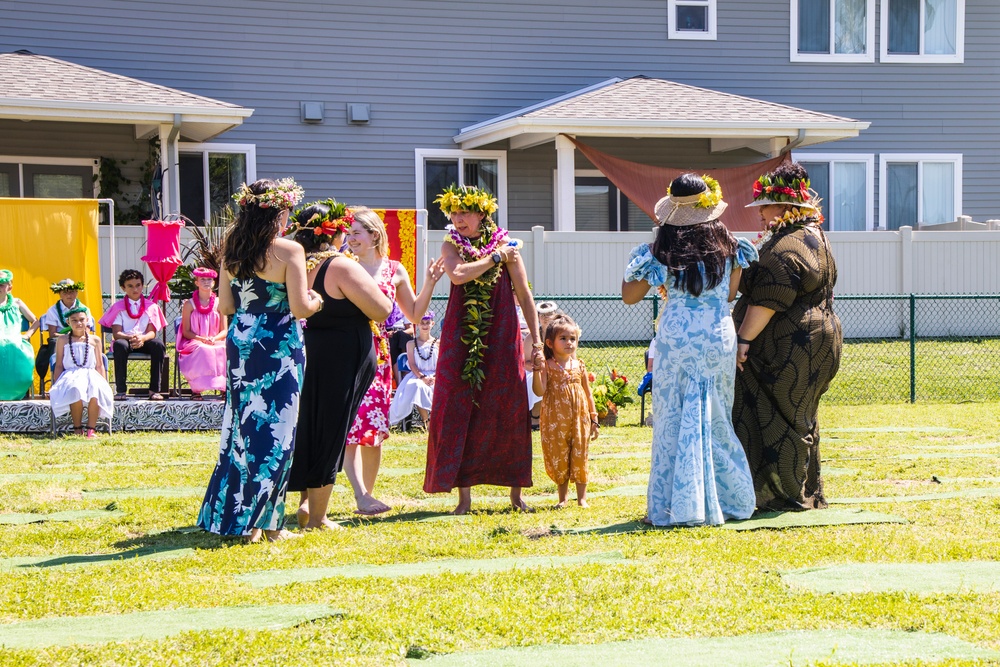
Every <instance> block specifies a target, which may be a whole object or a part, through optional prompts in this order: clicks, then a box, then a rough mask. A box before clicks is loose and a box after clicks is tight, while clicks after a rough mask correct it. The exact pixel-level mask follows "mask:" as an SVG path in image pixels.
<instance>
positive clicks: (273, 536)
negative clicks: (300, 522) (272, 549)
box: [264, 528, 302, 542]
mask: <svg viewBox="0 0 1000 667" xmlns="http://www.w3.org/2000/svg"><path fill="white" fill-rule="evenodd" d="M264 534H265V535H267V541H268V542H283V541H285V540H297V539H300V538H301V537H302V536H301V535H298V534H296V533H292V532H289V531H287V530H285V529H284V528H282V529H281V530H265V531H264Z"/></svg>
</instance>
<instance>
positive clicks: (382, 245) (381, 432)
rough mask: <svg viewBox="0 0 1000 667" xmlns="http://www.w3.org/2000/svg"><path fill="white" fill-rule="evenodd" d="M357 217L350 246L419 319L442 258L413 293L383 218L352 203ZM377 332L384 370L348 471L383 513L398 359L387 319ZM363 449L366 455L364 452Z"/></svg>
mask: <svg viewBox="0 0 1000 667" xmlns="http://www.w3.org/2000/svg"><path fill="white" fill-rule="evenodd" d="M351 210H352V212H353V213H354V222H353V224H352V225H351V229H350V231H349V232H348V235H347V247H348V248H349V249H350V251H351V253H353V254H354V255H355V256H356V257H357V258H358V261H359V262H360V263H361V266H363V267H364V268H365V269H366V270H367V271H368V273H369V274H370V275H371V276H372V278H374V279H375V282H376V283H378V286H379V289H381V290H382V293H383V294H385V295H386V296H387V297H389V299H391V300H392V301H394V302H396V303H397V304H398V305H399V310H400V311H402V313H403V315H404V316H405V317H406V319H408V320H410V321H411V322H419V321H420V318H421V317H423V315H424V313H425V312H427V306H428V305H429V304H430V301H431V292H433V291H434V285H435V284H436V283H437V281H438V279H440V278H441V276H442V275H444V265H443V263H442V261H441V260H440V259H438V260H436V261H434V262H431V263H430V265H429V266H428V267H427V278H426V280H425V281H424V285H423V288H422V289H421V290H420V294H419V295H415V294H414V293H413V288H412V287H411V286H410V276H409V275H408V274H407V272H406V269H405V268H404V267H403V265H402V264H400V263H399V262H397V261H394V260H391V259H389V237H388V235H387V234H386V231H385V225H384V224H383V223H382V219H381V218H379V217H378V214H377V213H375V211H373V210H371V209H369V208H352V209H351ZM377 328H378V331H377V332H374V333H373V335H374V337H375V350H376V354H377V356H378V370H376V371H375V381H374V382H373V383H372V386H371V388H370V389H369V390H368V393H367V394H365V397H364V398H363V399H362V401H361V408H360V409H359V410H358V416H357V418H356V419H355V420H354V425H353V426H352V427H351V430H350V432H349V433H348V434H347V450H346V451H345V454H344V472H345V473H347V479H348V480H350V482H351V486H352V487H354V498H355V500H356V502H357V505H358V509H357V513H358V514H364V515H372V514H381V513H382V512H387V511H389V509H391V508H390V507H389V506H388V505H386V504H385V503H383V502H382V501H380V500H377V499H376V498H375V497H374V496H373V495H372V489H373V487H374V486H375V478H376V477H377V476H378V469H379V465H381V462H382V447H381V445H382V442H384V441H385V439H386V438H388V437H389V403H390V394H391V392H392V362H391V360H390V359H389V336H388V333H387V332H386V330H385V324H384V323H382V324H379V325H378V326H377ZM359 453H360V455H359Z"/></svg>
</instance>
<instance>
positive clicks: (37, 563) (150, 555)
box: [0, 546, 194, 571]
mask: <svg viewBox="0 0 1000 667" xmlns="http://www.w3.org/2000/svg"><path fill="white" fill-rule="evenodd" d="M193 553H194V549H192V548H190V547H184V546H160V547H153V546H148V547H139V548H135V549H129V550H127V551H119V552H117V553H108V554H79V555H69V556H53V557H51V558H44V557H43V558H38V557H26V558H9V559H6V560H5V561H0V571H3V570H7V571H14V570H22V569H32V568H49V567H63V566H69V567H72V566H80V565H97V564H107V563H113V562H124V561H127V560H130V559H133V558H146V559H153V560H158V559H161V558H163V559H166V558H179V557H181V556H188V555H191V554H193Z"/></svg>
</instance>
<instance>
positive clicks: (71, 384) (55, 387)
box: [49, 306, 115, 438]
mask: <svg viewBox="0 0 1000 667" xmlns="http://www.w3.org/2000/svg"><path fill="white" fill-rule="evenodd" d="M65 316H66V319H67V321H68V323H69V327H70V331H69V333H64V334H60V335H59V336H58V337H57V338H56V352H55V354H56V367H55V369H53V371H52V388H51V389H49V403H50V405H51V406H52V412H53V413H55V415H56V417H61V416H63V415H64V414H66V413H67V412H68V413H70V416H71V417H72V418H73V432H74V433H75V434H76V435H83V433H84V431H83V406H84V403H86V405H87V437H88V438H93V437H94V427H95V426H97V417H98V415H100V416H102V417H105V418H107V419H110V418H111V414H112V412H113V411H114V405H115V404H114V400H113V399H112V396H111V385H109V384H108V378H107V374H106V371H105V370H104V353H103V352H101V339H100V338H98V337H97V336H94V335H92V334H91V333H90V330H89V329H88V328H87V327H88V325H89V324H90V322H91V318H90V311H89V310H87V308H86V307H84V306H77V307H75V308H71V309H69V311H67V312H66V314H65Z"/></svg>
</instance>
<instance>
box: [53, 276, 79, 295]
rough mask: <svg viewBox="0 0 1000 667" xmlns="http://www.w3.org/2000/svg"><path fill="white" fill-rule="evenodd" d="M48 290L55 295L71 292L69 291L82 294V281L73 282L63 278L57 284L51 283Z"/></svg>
mask: <svg viewBox="0 0 1000 667" xmlns="http://www.w3.org/2000/svg"><path fill="white" fill-rule="evenodd" d="M49 289H50V290H52V291H53V292H55V293H56V294H61V293H62V292H71V291H76V292H82V291H83V281H82V280H76V281H74V280H73V279H72V278H63V279H62V280H60V281H59V282H57V283H52V284H51V285H49Z"/></svg>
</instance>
